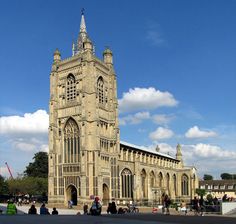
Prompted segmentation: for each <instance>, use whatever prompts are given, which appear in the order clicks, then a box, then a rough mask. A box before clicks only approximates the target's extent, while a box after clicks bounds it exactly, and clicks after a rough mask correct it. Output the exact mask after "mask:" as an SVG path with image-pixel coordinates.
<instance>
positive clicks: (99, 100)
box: [97, 77, 104, 104]
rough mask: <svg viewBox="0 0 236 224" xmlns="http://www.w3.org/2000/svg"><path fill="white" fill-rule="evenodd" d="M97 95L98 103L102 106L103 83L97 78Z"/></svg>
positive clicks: (100, 78) (101, 79)
mask: <svg viewBox="0 0 236 224" xmlns="http://www.w3.org/2000/svg"><path fill="white" fill-rule="evenodd" d="M97 94H98V102H99V103H100V104H104V81H103V78H102V77H99V78H98V82H97Z"/></svg>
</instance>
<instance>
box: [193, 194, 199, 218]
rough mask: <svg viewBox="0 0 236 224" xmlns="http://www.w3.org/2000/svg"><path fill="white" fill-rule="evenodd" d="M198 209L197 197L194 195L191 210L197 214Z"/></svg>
mask: <svg viewBox="0 0 236 224" xmlns="http://www.w3.org/2000/svg"><path fill="white" fill-rule="evenodd" d="M199 209H200V204H199V198H198V197H196V196H195V197H194V199H193V210H194V214H195V215H198V213H199Z"/></svg>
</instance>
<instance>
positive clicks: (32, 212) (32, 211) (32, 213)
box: [28, 205, 37, 215]
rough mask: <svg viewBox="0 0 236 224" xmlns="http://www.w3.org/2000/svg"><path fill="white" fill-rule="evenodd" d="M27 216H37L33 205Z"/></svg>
mask: <svg viewBox="0 0 236 224" xmlns="http://www.w3.org/2000/svg"><path fill="white" fill-rule="evenodd" d="M28 214H29V215H36V214H37V209H36V208H35V205H31V207H30V209H29V211H28Z"/></svg>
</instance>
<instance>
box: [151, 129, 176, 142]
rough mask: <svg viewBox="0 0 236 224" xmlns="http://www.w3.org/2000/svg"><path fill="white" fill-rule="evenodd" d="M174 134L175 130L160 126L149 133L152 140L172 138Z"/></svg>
mask: <svg viewBox="0 0 236 224" xmlns="http://www.w3.org/2000/svg"><path fill="white" fill-rule="evenodd" d="M173 135H174V132H173V131H172V130H170V129H167V128H163V127H159V128H157V129H156V131H154V132H151V133H150V134H149V138H150V139H151V140H153V141H154V140H160V139H168V138H171V137H172V136H173Z"/></svg>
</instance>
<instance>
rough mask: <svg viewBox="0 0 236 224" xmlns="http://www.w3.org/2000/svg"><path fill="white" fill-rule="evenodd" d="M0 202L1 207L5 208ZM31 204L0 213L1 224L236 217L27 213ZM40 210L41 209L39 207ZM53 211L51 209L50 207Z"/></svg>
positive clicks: (123, 223) (192, 223)
mask: <svg viewBox="0 0 236 224" xmlns="http://www.w3.org/2000/svg"><path fill="white" fill-rule="evenodd" d="M5 206H6V205H3V204H0V209H3V210H5ZM28 208H29V206H21V207H18V211H19V214H18V215H14V216H8V215H0V224H47V223H48V224H62V223H69V224H108V223H111V224H141V223H147V224H167V223H168V224H212V223H214V224H235V223H236V217H225V216H220V215H218V216H217V215H216V216H212V215H211V216H210V215H206V216H184V215H170V216H166V215H162V214H159V213H157V214H151V213H140V214H125V215H106V214H102V215H101V216H97V217H95V216H90V215H76V213H77V212H78V210H75V209H58V211H59V214H60V215H58V216H53V215H26V214H24V213H27V211H28ZM38 211H39V209H38ZM50 211H51V209H50Z"/></svg>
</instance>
